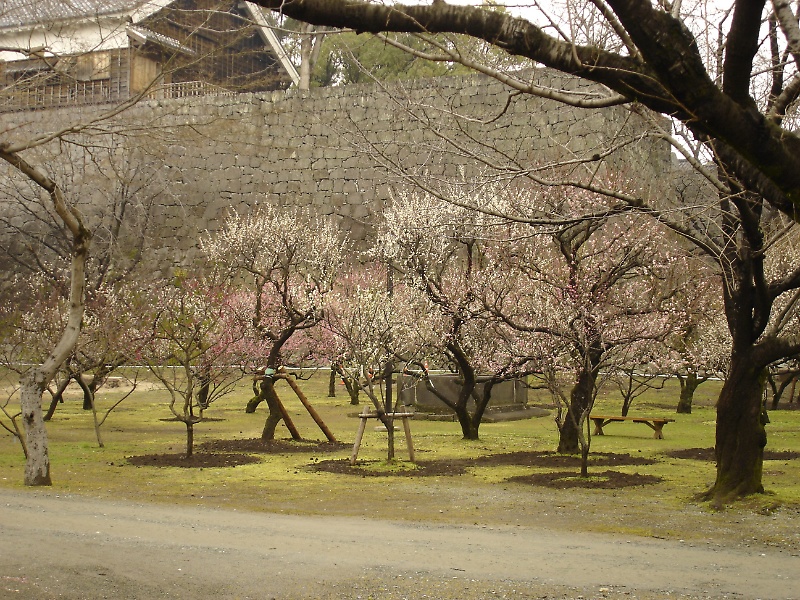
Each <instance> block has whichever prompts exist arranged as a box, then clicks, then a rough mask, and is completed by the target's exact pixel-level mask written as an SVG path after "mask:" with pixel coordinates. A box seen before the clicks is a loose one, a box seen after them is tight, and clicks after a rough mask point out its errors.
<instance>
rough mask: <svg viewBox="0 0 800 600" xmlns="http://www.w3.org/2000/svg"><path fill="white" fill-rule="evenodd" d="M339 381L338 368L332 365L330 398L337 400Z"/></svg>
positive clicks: (329, 386)
mask: <svg viewBox="0 0 800 600" xmlns="http://www.w3.org/2000/svg"><path fill="white" fill-rule="evenodd" d="M337 379H338V377H337V373H336V367H334V366H333V365H331V373H330V375H329V376H328V398H336V380H337Z"/></svg>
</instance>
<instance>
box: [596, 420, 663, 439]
mask: <svg viewBox="0 0 800 600" xmlns="http://www.w3.org/2000/svg"><path fill="white" fill-rule="evenodd" d="M589 418H590V419H591V420H592V422H593V423H594V435H604V434H603V427H605V426H606V425H608V424H609V423H612V422H614V421H633V422H634V423H644V424H645V425H647V426H648V427H649V428H650V429H652V430H653V431H654V432H655V434H654V435H653V437H654V438H655V439H657V440H663V439H664V434H663V433H662V431H661V430H662V429H664V425H666V424H667V423H674V422H675V419H666V418H662V417H620V416H613V417H612V416H603V415H590V416H589Z"/></svg>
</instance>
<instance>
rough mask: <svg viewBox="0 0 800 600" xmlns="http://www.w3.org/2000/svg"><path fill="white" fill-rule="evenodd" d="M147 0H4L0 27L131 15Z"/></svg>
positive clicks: (0, 14)
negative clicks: (119, 14)
mask: <svg viewBox="0 0 800 600" xmlns="http://www.w3.org/2000/svg"><path fill="white" fill-rule="evenodd" d="M146 2H147V0H3V1H2V5H1V6H0V28H11V27H24V26H26V25H34V24H36V23H42V22H58V21H65V20H73V19H88V18H93V17H98V16H102V15H109V14H116V13H125V12H133V11H134V10H135V9H136V8H137V7H139V6H141V5H142V4H146Z"/></svg>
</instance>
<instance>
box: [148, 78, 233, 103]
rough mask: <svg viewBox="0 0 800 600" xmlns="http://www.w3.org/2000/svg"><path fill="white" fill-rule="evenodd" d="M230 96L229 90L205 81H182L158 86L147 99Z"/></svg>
mask: <svg viewBox="0 0 800 600" xmlns="http://www.w3.org/2000/svg"><path fill="white" fill-rule="evenodd" d="M232 94H233V92H231V91H230V90H226V89H225V88H222V87H219V86H218V85H214V84H211V83H206V82H205V81H184V82H181V83H165V84H162V85H159V86H157V87H155V88H153V90H152V91H151V92H150V93H148V94H147V98H149V99H161V98H167V99H169V98H193V97H197V96H230V95H232Z"/></svg>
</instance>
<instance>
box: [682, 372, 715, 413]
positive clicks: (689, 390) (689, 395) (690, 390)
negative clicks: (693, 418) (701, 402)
mask: <svg viewBox="0 0 800 600" xmlns="http://www.w3.org/2000/svg"><path fill="white" fill-rule="evenodd" d="M677 377H678V381H679V382H680V384H681V395H680V398H679V399H678V408H677V409H676V411H675V412H677V413H678V414H682V415H690V414H692V402H693V401H694V393H695V391H696V390H697V388H699V387H700V385H701V384H702V383H705V382H706V381H708V377H700V376H699V375H698V374H697V373H695V372H694V371H689V372H688V373H687V374H686V375H677Z"/></svg>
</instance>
